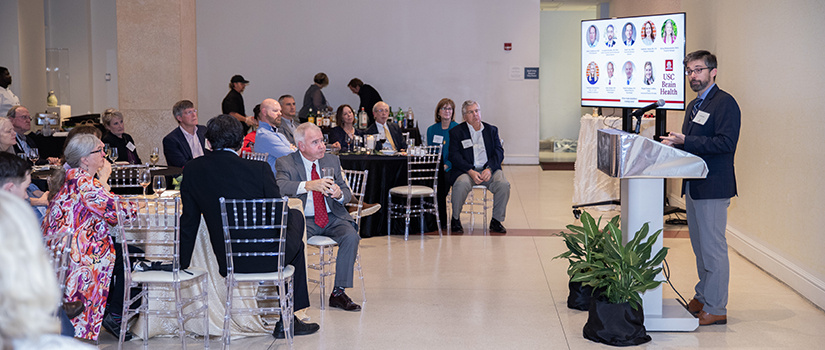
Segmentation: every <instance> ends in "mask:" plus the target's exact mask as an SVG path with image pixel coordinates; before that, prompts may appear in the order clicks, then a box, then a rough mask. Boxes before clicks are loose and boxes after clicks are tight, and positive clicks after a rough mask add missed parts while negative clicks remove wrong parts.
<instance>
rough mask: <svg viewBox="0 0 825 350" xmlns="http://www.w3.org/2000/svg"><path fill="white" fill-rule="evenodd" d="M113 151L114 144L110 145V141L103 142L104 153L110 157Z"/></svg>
mask: <svg viewBox="0 0 825 350" xmlns="http://www.w3.org/2000/svg"><path fill="white" fill-rule="evenodd" d="M111 153H112V146H109V144H108V143H104V144H103V155H104V156H105V157H106V158H109V154H111Z"/></svg>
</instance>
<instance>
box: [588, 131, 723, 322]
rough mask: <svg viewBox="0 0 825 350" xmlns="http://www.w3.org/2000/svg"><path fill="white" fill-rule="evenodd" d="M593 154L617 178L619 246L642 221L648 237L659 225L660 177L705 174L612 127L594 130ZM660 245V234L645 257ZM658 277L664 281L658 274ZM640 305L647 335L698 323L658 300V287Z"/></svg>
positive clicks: (682, 156)
mask: <svg viewBox="0 0 825 350" xmlns="http://www.w3.org/2000/svg"><path fill="white" fill-rule="evenodd" d="M598 152H599V156H598V168H599V170H601V171H603V172H605V173H606V174H607V175H609V176H611V177H617V178H619V179H621V202H622V204H621V206H622V214H621V221H622V234H623V237H622V241H623V242H622V243H624V244H626V243H627V241H628V240H629V239H630V238H632V237H633V234H635V233H636V231H638V230H639V229H640V228H641V227H642V225H643V224H644V223H648V226H649V228H650V232H651V233H652V232H656V231H658V230H661V229H662V228H663V227H664V223H663V216H664V213H663V209H664V202H663V201H664V179H665V178H704V177H705V176H707V173H708V167H707V164H705V161H703V160H702V158H699V157H697V156H694V155H692V154H690V153H687V152H684V151H682V150H679V149H676V148H673V147H669V146H665V145H663V144H661V143H659V142H656V141H653V140H651V139H649V138H646V137H643V136H639V135H636V134H630V133H627V132H624V131H621V130H616V129H601V130H599V136H598ZM662 247H663V237H662V236H661V235H660V236H659V239H658V240H657V241H656V242H655V243H654V245H653V250H652V252H651V256H654V255H656V253H657V252H658V251H659V250H661V249H662ZM658 279H659V280H664V276H663V274H661V273H660V274H659V276H658ZM642 302H643V305H644V311H645V329H646V330H648V331H693V330H696V328H698V327H699V319H697V318H695V317H694V316H693V315H691V314H690V313H689V312H688V311H687V310H685V308H684V307H682V305H681V304H679V303H678V302H677V301H676V300H662V285H659V287H657V288H656V289H652V290H649V291H647V292H645V293H644V294H643V295H642Z"/></svg>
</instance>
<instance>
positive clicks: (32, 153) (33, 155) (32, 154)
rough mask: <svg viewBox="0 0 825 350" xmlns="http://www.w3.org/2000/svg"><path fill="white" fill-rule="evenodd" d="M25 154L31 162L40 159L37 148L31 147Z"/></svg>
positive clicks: (34, 162)
mask: <svg viewBox="0 0 825 350" xmlns="http://www.w3.org/2000/svg"><path fill="white" fill-rule="evenodd" d="M27 156H28V157H29V160H30V161H32V163H33V164H36V163H37V161H38V160H39V159H40V151H38V150H37V148H32V149H30V150H29V153H28V154H27Z"/></svg>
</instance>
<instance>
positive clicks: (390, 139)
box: [365, 101, 407, 151]
mask: <svg viewBox="0 0 825 350" xmlns="http://www.w3.org/2000/svg"><path fill="white" fill-rule="evenodd" d="M372 113H373V114H374V115H375V124H372V125H370V127H369V128H367V132H366V133H365V134H378V136H377V140H387V141H385V142H384V144H385V146H384V149H389V148H388V146H386V144H389V145H390V146H392V149H393V150H394V151H400V150H402V149H404V148H407V145H404V144H402V143H403V142H404V141H403V140H402V137H401V129H400V128H399V127H398V124H396V123H393V122H392V121H387V120H388V119H389V118H390V106H389V105H387V104H386V103H384V101H380V102H378V103H376V104H375V106H373V107H372ZM375 147H376V148H378V147H379V143H378V142H376V143H375Z"/></svg>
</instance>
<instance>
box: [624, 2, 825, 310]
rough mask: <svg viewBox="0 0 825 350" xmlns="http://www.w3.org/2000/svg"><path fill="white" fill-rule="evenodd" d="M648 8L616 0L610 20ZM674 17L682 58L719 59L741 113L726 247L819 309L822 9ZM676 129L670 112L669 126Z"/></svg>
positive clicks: (704, 11) (795, 5) (824, 289)
mask: <svg viewBox="0 0 825 350" xmlns="http://www.w3.org/2000/svg"><path fill="white" fill-rule="evenodd" d="M674 3H679V2H678V1H675V2H674ZM645 4H649V5H651V6H652V7H654V8H656V10H658V9H659V8H658V7H659V6H660V5H661V3H660V2H658V1H656V2H653V1H646V2H635V1H618V0H614V1H613V2H611V7H613V8H614V9H615V10H616V11H617V12H618V11H622V12H621V13H620V14H616V13H613V11H612V10H611V15H632V14H644V13H645V12H631V11H645V6H644V5H645ZM624 11H627V12H624ZM677 11H685V12H687V33H688V34H687V51H688V52H690V51H694V50H698V49H707V50H710V51H711V52H714V53H715V54H716V55H717V56H718V60H719V70H718V72H719V73H718V76H717V84H718V85H719V87H720V88H721V89H724V90H725V91H727V92H729V93H731V94H732V95H733V96H734V97H735V98H736V100H737V102H738V103H739V107H740V109H741V110H742V129H741V135H740V138H739V144H738V147H737V152H736V175H737V182H738V190H739V196H738V197H736V198H734V199H733V200H732V201H731V206H730V209H729V215H728V229H729V234H728V242H729V244H730V246H731V247H733V248H734V249H736V250H737V251H739V252H740V253H742V254H743V255H744V256H746V257H747V258H748V259H750V260H752V261H754V262H755V263H756V264H757V265H759V266H760V267H762V268H763V269H765V270H766V271H768V272H769V273H771V274H773V275H775V276H777V277H778V278H779V279H780V280H782V281H784V282H785V283H787V284H789V285H790V286H791V287H793V288H795V289H796V290H797V291H799V292H800V293H801V294H803V295H805V296H806V297H808V298H809V299H811V300H812V301H813V302H814V303H816V304H817V305H819V306H820V307H825V282H823V281H824V280H825V254H823V252H822V251H823V248H825V243H823V238H824V237H825V214H823V209H825V205H823V200H825V184H823V181H822V180H820V178H821V176H822V174H823V173H825V152H823V151H822V146H821V141H820V138H821V136H822V135H823V134H825V123H823V122H822V121H821V120H822V116H821V115H820V113H821V111H822V110H825V98H823V97H825V96H823V89H822V87H821V82H822V81H825V67H823V64H822V59H821V58H822V57H823V56H825V47H823V45H822V44H823V40H822V33H823V32H825V24H823V21H822V19H821V15H822V14H823V13H825V2H822V1H817V0H794V1H781V2H779V1H771V0H755V1H754V0H728V1H710V0H702V1H699V0H683V1H681V8H680V9H677ZM687 97H688V99H692V98H693V97H694V95H693V94H688V95H687ZM677 114H678V113H677ZM680 125H681V117H679V116H676V117H674V116H673V113H672V114H671V117H670V118H669V125H668V126H669V129H670V130H678V129H679V128H680ZM675 190H676V191H678V187H677V188H675ZM732 273H736V271H732Z"/></svg>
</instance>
